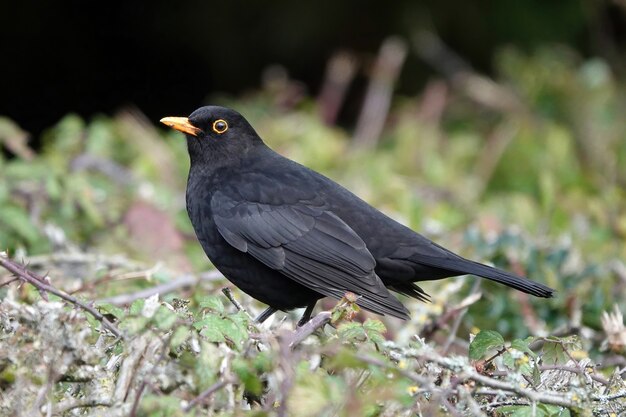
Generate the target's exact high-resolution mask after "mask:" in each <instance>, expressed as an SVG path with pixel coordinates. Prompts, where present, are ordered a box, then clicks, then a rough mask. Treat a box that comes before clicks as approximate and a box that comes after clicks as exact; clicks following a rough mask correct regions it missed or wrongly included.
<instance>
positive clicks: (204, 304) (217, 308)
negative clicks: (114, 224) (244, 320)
mask: <svg viewBox="0 0 626 417" xmlns="http://www.w3.org/2000/svg"><path fill="white" fill-rule="evenodd" d="M199 305H200V308H206V309H209V310H211V311H214V312H216V313H220V314H221V313H223V312H224V303H222V299H221V297H218V296H216V295H208V296H206V297H203V298H202V299H201V300H200V302H199Z"/></svg>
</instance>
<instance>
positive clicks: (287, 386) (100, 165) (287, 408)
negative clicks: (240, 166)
mask: <svg viewBox="0 0 626 417" xmlns="http://www.w3.org/2000/svg"><path fill="white" fill-rule="evenodd" d="M496 66H497V68H498V71H497V74H498V75H497V77H496V78H495V79H493V80H492V79H488V78H485V77H483V76H480V75H477V74H472V73H469V74H458V75H459V76H457V77H453V78H451V79H449V80H448V81H449V82H444V81H441V80H435V81H433V82H432V83H431V84H430V85H429V86H428V87H427V88H426V90H425V92H424V94H423V95H422V96H421V97H419V98H410V97H394V101H393V107H392V109H391V111H390V113H389V115H388V117H386V120H387V123H386V126H385V129H384V130H383V133H382V135H381V136H380V137H378V138H376V139H377V141H376V143H375V144H374V145H373V146H359V144H358V142H355V141H354V140H353V139H352V137H351V134H350V132H349V131H347V130H344V129H342V128H339V127H337V126H333V125H327V124H324V123H323V122H322V121H321V118H320V116H319V112H320V106H321V104H320V102H319V101H318V102H315V101H314V100H313V99H311V98H306V97H304V98H300V99H299V100H298V101H297V102H296V103H295V104H293V103H292V104H291V105H289V106H285V104H284V100H283V98H284V94H285V91H289V83H290V81H289V80H287V81H285V83H284V85H278V86H276V85H271V86H268V87H267V88H266V89H264V90H262V91H259V92H258V93H256V94H253V95H251V96H248V97H244V98H239V99H236V100H235V99H232V98H217V99H215V100H214V101H216V102H219V103H221V104H225V105H228V106H231V107H233V108H236V109H237V110H239V111H240V112H241V113H243V114H244V115H245V116H246V117H247V118H248V119H249V120H250V121H251V122H252V123H253V125H254V126H255V127H256V128H257V130H258V132H259V133H260V134H261V136H262V137H264V138H265V140H266V142H268V144H269V145H270V146H272V147H273V148H275V149H276V150H278V151H279V152H281V153H283V154H286V155H288V156H290V157H291V158H293V159H296V160H298V161H299V162H301V163H303V164H305V165H307V166H310V167H312V168H314V169H316V170H319V171H321V172H323V173H325V174H327V175H328V176H330V177H331V178H333V179H335V180H337V181H338V182H340V183H341V184H343V185H345V186H346V187H348V188H349V189H351V190H353V191H354V192H356V193H357V194H358V195H360V196H361V197H363V198H364V199H365V200H367V201H369V202H370V203H372V204H373V205H375V206H377V207H378V208H380V209H382V210H383V211H385V212H386V213H388V214H389V215H391V216H392V217H394V218H397V219H399V220H401V221H402V222H404V223H406V224H407V225H409V226H410V227H412V228H413V229H415V230H419V231H421V232H422V233H423V234H425V235H427V236H429V237H430V238H431V239H433V240H436V241H437V242H439V243H441V244H443V245H444V246H447V247H450V248H451V249H453V250H455V251H457V252H460V253H462V254H463V255H465V256H467V257H470V258H472V259H478V260H482V261H484V262H492V263H494V264H496V265H499V266H501V267H504V268H507V269H511V270H514V271H516V272H518V273H520V274H525V275H527V276H529V277H530V278H532V279H534V280H537V281H540V282H543V283H545V284H547V285H549V286H551V287H553V288H556V289H557V291H558V293H557V296H556V297H555V298H554V299H550V300H544V299H533V298H530V297H528V296H526V295H524V294H520V293H517V292H515V291H513V290H509V289H506V288H503V287H501V286H498V285H495V284H494V285H492V284H491V283H487V282H479V281H478V280H476V279H474V278H467V277H463V278H458V279H449V280H445V281H440V282H427V283H424V285H423V287H424V289H425V290H426V291H427V292H428V293H430V294H431V295H432V302H431V303H420V302H418V301H415V300H408V299H405V300H403V302H405V303H406V305H407V306H408V307H409V309H410V311H411V312H412V320H411V321H410V322H401V321H399V320H395V319H386V318H380V317H375V316H373V315H371V314H367V313H364V312H359V311H357V310H358V308H357V307H356V305H355V304H354V303H353V301H354V300H353V299H352V298H351V296H350V295H349V294H348V295H347V296H346V298H345V299H344V300H342V302H341V303H339V305H337V306H335V304H336V303H335V302H332V301H327V302H325V303H324V304H323V305H322V307H323V309H324V310H331V311H332V313H330V314H322V315H319V316H318V317H317V318H316V319H315V320H317V321H315V322H314V323H313V324H314V325H316V326H319V327H317V328H315V326H312V327H311V326H309V327H308V328H302V329H298V330H294V327H295V322H296V320H297V316H298V314H297V312H294V313H288V314H277V315H276V317H275V319H274V320H273V321H272V322H271V323H269V324H265V325H263V326H257V325H255V324H254V323H252V321H251V320H250V316H249V314H251V315H254V314H255V313H258V312H260V311H261V309H262V308H263V307H264V306H262V305H260V304H257V303H256V302H254V301H253V300H251V299H250V298H249V297H247V296H246V295H245V294H242V293H240V292H239V291H238V290H237V289H236V288H232V294H231V293H229V292H228V291H227V292H226V294H227V295H228V296H226V295H224V294H222V292H221V289H222V288H223V287H229V288H230V284H229V283H228V282H227V281H226V280H224V279H223V278H221V276H220V275H219V273H217V272H216V271H213V270H211V268H210V265H209V263H208V261H207V259H206V257H205V255H204V253H203V252H202V250H201V248H200V246H199V245H198V244H197V242H196V240H195V237H194V235H193V230H192V228H191V225H190V223H189V220H188V218H187V215H186V212H185V207H184V188H185V177H186V173H187V169H188V159H187V155H186V149H185V142H184V140H182V138H181V137H180V134H178V133H176V132H172V131H169V130H166V129H161V128H160V127H157V126H155V125H154V124H153V122H151V121H148V120H145V118H144V117H143V116H142V115H141V113H140V112H139V111H137V110H126V111H123V112H120V113H119V114H118V115H116V116H115V117H105V116H101V117H96V118H94V119H93V120H89V121H85V120H81V119H80V118H79V117H77V116H74V115H68V116H66V117H65V118H63V119H62V120H60V121H59V122H58V123H57V124H56V125H55V126H53V127H51V128H50V129H49V130H47V132H46V133H45V134H44V135H43V136H42V137H41V138H40V139H41V148H40V149H38V150H37V151H34V150H32V149H31V148H29V146H28V143H27V141H26V140H25V139H26V134H25V133H24V132H23V131H22V130H21V129H20V128H19V127H18V126H16V125H15V124H14V123H13V122H11V121H10V120H7V119H0V141H1V143H2V144H3V145H4V148H5V150H6V151H7V152H5V154H4V156H1V157H0V172H1V173H2V175H1V176H0V245H1V247H2V248H3V249H4V250H6V251H7V252H6V253H3V254H2V255H0V264H2V266H3V267H5V268H6V269H8V271H11V273H9V272H7V273H6V274H4V275H0V277H1V279H2V281H1V282H2V283H4V285H2V286H1V287H0V299H1V303H0V388H1V390H2V391H1V395H0V414H2V415H33V416H35V415H68V416H72V415H94V416H95V415H103V414H106V415H108V416H117V415H119V416H127V415H136V416H178V415H181V416H182V415H187V414H188V415H220V416H222V415H223V416H227V415H243V414H250V415H256V416H264V415H294V416H309V415H310V416H313V415H316V416H331V415H342V416H355V415H364V416H392V415H394V416H395V415H406V416H410V415H437V414H438V413H440V414H441V415H445V414H450V415H481V413H483V414H485V415H504V416H516V417H519V416H527V415H528V416H530V415H534V416H568V415H569V416H573V415H619V414H620V413H622V412H624V410H626V401H625V400H624V397H626V386H624V383H623V381H622V369H623V367H624V366H626V359H625V358H624V356H623V353H624V349H625V346H626V333H625V330H624V326H623V321H622V316H621V313H620V311H624V309H625V308H626V301H625V299H624V297H623V294H624V285H625V282H626V265H625V264H624V258H625V257H626V243H625V242H626V239H625V237H626V195H625V194H626V192H625V191H624V190H625V187H626V140H625V139H626V137H625V135H626V118H624V117H623V116H622V115H623V114H624V110H625V105H626V101H625V96H624V91H623V90H624V87H625V85H626V84H624V82H623V80H619V79H617V78H616V77H615V75H614V74H613V73H612V72H611V70H610V69H609V67H608V66H607V65H606V64H605V63H604V62H603V61H601V60H597V59H594V60H588V61H583V60H581V59H580V58H579V57H577V56H576V55H575V54H574V53H573V52H572V51H570V50H565V49H562V48H558V47H554V48H548V49H541V50H537V51H535V52H534V53H531V54H524V53H521V52H519V51H517V50H503V51H502V52H501V53H500V54H499V55H498V59H497V61H496ZM461 76H462V77H461ZM164 116H166V115H164ZM23 265H26V267H24V266H23ZM25 282H26V283H25ZM31 284H34V285H31ZM51 289H52V290H53V291H50V290H51ZM54 289H56V290H61V291H57V292H56V294H55V292H54ZM68 295H71V296H70V297H68ZM231 301H232V302H231ZM241 305H243V306H241ZM92 306H93V308H91V307H92ZM90 309H91V310H92V311H91V312H90ZM94 309H95V310H94ZM318 311H319V307H318ZM607 311H611V313H610V314H609V313H606V312H607ZM94 313H95V314H94ZM116 332H119V336H116V335H115V333H116ZM307 336H308V337H307Z"/></svg>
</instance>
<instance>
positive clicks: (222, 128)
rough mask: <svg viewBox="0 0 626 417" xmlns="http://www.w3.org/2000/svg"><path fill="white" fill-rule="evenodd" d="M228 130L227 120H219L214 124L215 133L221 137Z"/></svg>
mask: <svg viewBox="0 0 626 417" xmlns="http://www.w3.org/2000/svg"><path fill="white" fill-rule="evenodd" d="M227 130H228V123H226V120H223V119H219V120H216V121H214V122H213V131H214V132H215V133H219V134H220V135H221V134H222V133H224V132H226V131H227Z"/></svg>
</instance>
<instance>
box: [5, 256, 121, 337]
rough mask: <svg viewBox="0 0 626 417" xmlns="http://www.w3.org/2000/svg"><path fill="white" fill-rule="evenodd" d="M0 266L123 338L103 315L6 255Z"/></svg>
mask: <svg viewBox="0 0 626 417" xmlns="http://www.w3.org/2000/svg"><path fill="white" fill-rule="evenodd" d="M0 266H2V267H3V268H5V269H6V270H7V271H9V272H11V273H12V274H13V275H15V276H16V277H19V278H20V279H21V280H22V281H25V282H28V283H29V284H31V285H32V286H34V287H35V288H37V289H38V290H40V291H44V292H46V293H50V294H54V295H56V296H57V297H59V298H61V299H63V300H65V301H67V302H68V303H70V304H73V305H75V306H77V307H79V308H81V309H82V310H84V311H86V312H88V313H89V314H91V315H92V316H93V318H95V319H96V320H97V321H99V322H100V323H101V324H102V325H103V326H104V327H105V328H107V329H108V330H109V331H110V332H111V333H113V334H114V335H115V336H116V337H118V338H121V339H123V338H124V335H123V334H122V332H121V331H120V330H119V329H118V328H117V327H115V325H114V324H113V323H111V322H110V321H109V320H107V318H106V317H104V315H102V313H100V312H99V311H98V310H96V309H95V308H93V307H91V306H89V305H87V304H85V303H83V302H81V301H80V300H78V299H77V298H76V297H73V296H71V295H69V294H67V293H66V292H64V291H61V290H58V289H56V288H55V287H53V286H52V285H49V284H48V283H46V280H45V278H44V277H42V276H40V275H38V274H36V273H34V272H32V271H30V270H28V269H26V266H24V265H22V264H19V263H17V262H15V261H13V260H11V259H9V257H8V256H7V255H6V253H0Z"/></svg>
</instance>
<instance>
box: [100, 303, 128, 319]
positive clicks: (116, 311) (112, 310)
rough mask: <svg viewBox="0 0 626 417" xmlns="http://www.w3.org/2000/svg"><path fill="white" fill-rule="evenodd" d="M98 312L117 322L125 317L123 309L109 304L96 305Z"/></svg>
mask: <svg viewBox="0 0 626 417" xmlns="http://www.w3.org/2000/svg"><path fill="white" fill-rule="evenodd" d="M98 311H100V312H101V313H103V314H111V315H113V316H115V317H116V318H117V319H119V320H122V319H123V318H124V317H126V312H125V311H124V310H123V309H121V308H119V307H117V306H114V305H113V304H109V303H103V304H98Z"/></svg>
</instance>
